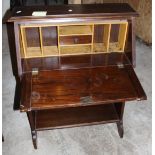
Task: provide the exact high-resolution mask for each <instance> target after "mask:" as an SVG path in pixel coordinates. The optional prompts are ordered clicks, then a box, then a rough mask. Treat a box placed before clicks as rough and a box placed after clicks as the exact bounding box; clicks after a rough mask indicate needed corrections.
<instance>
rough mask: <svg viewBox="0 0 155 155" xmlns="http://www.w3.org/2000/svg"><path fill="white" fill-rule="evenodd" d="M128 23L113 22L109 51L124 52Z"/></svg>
mask: <svg viewBox="0 0 155 155" xmlns="http://www.w3.org/2000/svg"><path fill="white" fill-rule="evenodd" d="M127 27H128V23H127V22H125V23H121V24H111V32H110V43H109V52H123V51H124V47H125V41H126V35H127Z"/></svg>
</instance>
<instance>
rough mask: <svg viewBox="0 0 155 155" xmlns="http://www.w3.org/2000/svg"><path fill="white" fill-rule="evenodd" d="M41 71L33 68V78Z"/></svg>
mask: <svg viewBox="0 0 155 155" xmlns="http://www.w3.org/2000/svg"><path fill="white" fill-rule="evenodd" d="M38 73H39V70H38V68H32V76H35V75H38Z"/></svg>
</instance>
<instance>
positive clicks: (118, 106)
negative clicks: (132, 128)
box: [114, 102, 125, 138]
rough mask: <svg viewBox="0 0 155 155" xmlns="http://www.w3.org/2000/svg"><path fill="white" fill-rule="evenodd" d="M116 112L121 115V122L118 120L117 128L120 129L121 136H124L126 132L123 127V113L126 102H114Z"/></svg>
mask: <svg viewBox="0 0 155 155" xmlns="http://www.w3.org/2000/svg"><path fill="white" fill-rule="evenodd" d="M114 106H115V109H116V112H117V114H118V117H119V122H117V123H116V124H117V129H118V134H119V136H120V138H123V134H124V129H123V113H124V107H125V102H120V103H114Z"/></svg>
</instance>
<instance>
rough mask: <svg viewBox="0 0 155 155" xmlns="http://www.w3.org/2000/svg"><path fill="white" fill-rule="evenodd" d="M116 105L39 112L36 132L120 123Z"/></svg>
mask: <svg viewBox="0 0 155 155" xmlns="http://www.w3.org/2000/svg"><path fill="white" fill-rule="evenodd" d="M118 121H119V116H118V114H117V112H116V109H115V106H114V104H104V105H97V106H83V107H76V108H75V107H73V108H62V109H52V110H42V111H37V115H36V130H46V129H47V130H48V129H54V128H66V127H75V126H82V125H83V126H84V125H95V124H101V123H112V122H118Z"/></svg>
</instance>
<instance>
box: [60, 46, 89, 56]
mask: <svg viewBox="0 0 155 155" xmlns="http://www.w3.org/2000/svg"><path fill="white" fill-rule="evenodd" d="M90 52H91V46H90V45H87V44H86V45H84V44H82V45H79V46H76V47H75V46H61V47H60V55H78V54H90Z"/></svg>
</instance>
